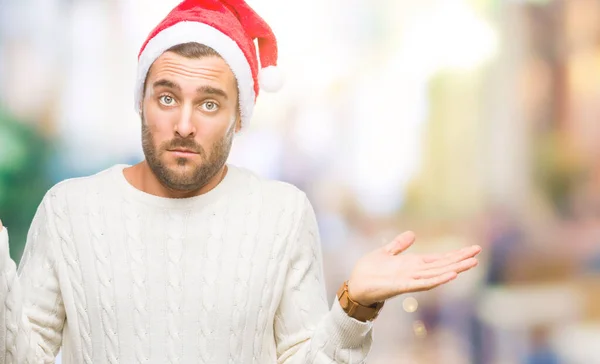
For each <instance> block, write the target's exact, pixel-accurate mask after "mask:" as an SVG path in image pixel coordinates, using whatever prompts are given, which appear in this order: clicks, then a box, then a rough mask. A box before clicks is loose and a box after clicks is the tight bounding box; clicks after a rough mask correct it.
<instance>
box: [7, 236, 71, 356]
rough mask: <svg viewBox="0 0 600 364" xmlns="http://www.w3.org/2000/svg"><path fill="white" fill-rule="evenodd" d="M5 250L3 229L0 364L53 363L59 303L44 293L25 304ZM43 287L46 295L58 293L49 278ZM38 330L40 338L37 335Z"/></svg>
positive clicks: (58, 339) (59, 322)
mask: <svg viewBox="0 0 600 364" xmlns="http://www.w3.org/2000/svg"><path fill="white" fill-rule="evenodd" d="M8 247H9V239H8V231H7V229H6V228H3V229H2V231H0V272H1V274H0V300H1V301H2V303H0V320H1V321H0V322H2V323H3V324H2V325H0V363H6V364H12V363H15V364H16V363H18V364H22V363H36V364H37V363H54V358H55V356H56V354H57V352H58V350H59V346H60V342H61V341H62V340H61V337H60V331H61V330H62V324H63V318H62V315H61V314H60V313H59V312H60V311H61V307H60V306H61V305H62V302H61V301H60V300H57V299H56V296H55V295H54V296H53V295H51V294H46V295H43V296H42V297H37V298H38V299H37V300H36V302H32V304H31V305H27V306H26V305H25V302H26V301H27V300H26V299H25V298H26V295H27V294H26V291H27V287H24V286H23V282H21V279H20V277H19V276H18V274H17V266H16V264H15V262H14V261H13V260H12V259H11V258H10V254H9V249H8ZM35 263H40V261H36V262H34V264H35ZM40 268H41V267H40ZM44 285H45V288H46V289H48V292H52V291H54V292H57V291H58V282H56V281H55V280H53V279H52V277H49V278H48V279H45V280H44ZM48 329H50V330H48ZM42 331H44V335H40V332H42ZM57 336H58V337H57Z"/></svg>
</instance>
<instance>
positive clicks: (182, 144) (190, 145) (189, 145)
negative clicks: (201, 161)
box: [162, 138, 204, 155]
mask: <svg viewBox="0 0 600 364" xmlns="http://www.w3.org/2000/svg"><path fill="white" fill-rule="evenodd" d="M176 148H185V149H189V150H191V151H192V152H194V153H198V154H200V155H204V148H202V146H201V145H200V144H197V143H196V142H195V141H193V140H192V139H183V138H177V139H173V140H171V141H168V142H165V143H164V144H163V148H162V149H163V150H171V149H176Z"/></svg>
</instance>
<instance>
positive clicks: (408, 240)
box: [383, 231, 416, 255]
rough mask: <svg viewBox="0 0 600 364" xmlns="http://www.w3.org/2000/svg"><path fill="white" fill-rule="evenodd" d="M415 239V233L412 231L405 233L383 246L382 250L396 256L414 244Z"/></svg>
mask: <svg viewBox="0 0 600 364" xmlns="http://www.w3.org/2000/svg"><path fill="white" fill-rule="evenodd" d="M415 238H416V236H415V233H413V232H412V231H405V232H403V233H402V234H400V235H398V236H396V237H395V238H394V240H392V241H391V242H390V243H388V244H387V245H385V246H384V247H383V250H384V251H385V252H386V253H388V254H391V255H398V254H400V253H402V252H403V251H405V250H406V249H408V248H409V247H410V246H411V245H412V244H413V243H414V242H415Z"/></svg>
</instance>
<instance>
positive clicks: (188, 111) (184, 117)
mask: <svg viewBox="0 0 600 364" xmlns="http://www.w3.org/2000/svg"><path fill="white" fill-rule="evenodd" d="M192 116H193V111H192V108H191V107H189V106H187V107H184V108H182V111H181V115H180V116H179V119H178V120H177V123H176V124H175V133H177V134H178V135H179V136H180V137H182V138H188V137H192V136H194V135H195V134H196V126H195V125H194V121H193V117H192Z"/></svg>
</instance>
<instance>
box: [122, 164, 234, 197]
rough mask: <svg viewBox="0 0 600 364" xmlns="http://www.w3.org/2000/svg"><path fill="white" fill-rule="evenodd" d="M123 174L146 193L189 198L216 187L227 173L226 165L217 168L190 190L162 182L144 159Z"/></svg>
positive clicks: (126, 169) (134, 185)
mask: <svg viewBox="0 0 600 364" xmlns="http://www.w3.org/2000/svg"><path fill="white" fill-rule="evenodd" d="M123 174H124V175H125V178H126V179H127V181H128V182H129V183H130V184H131V185H132V186H133V187H135V188H137V189H138V190H140V191H143V192H146V193H148V194H151V195H154V196H158V197H165V198H178V199H179V198H190V197H195V196H199V195H202V194H205V193H207V192H209V191H211V190H212V189H213V188H215V187H217V185H218V184H219V183H221V181H222V180H223V178H225V175H226V174H227V165H224V166H223V167H221V169H219V171H218V172H217V173H215V175H214V176H213V177H212V178H211V179H210V180H209V181H208V183H207V184H205V185H204V186H202V187H200V188H198V189H195V190H190V191H179V190H173V189H170V188H168V187H166V186H164V185H163V184H162V183H160V181H159V179H158V178H157V177H156V175H155V174H154V172H152V169H150V166H148V163H147V162H146V161H143V162H141V163H138V164H136V165H134V166H132V167H128V168H125V169H124V170H123Z"/></svg>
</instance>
